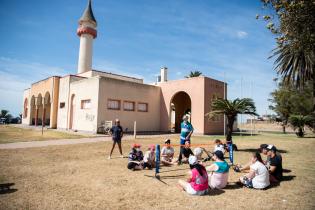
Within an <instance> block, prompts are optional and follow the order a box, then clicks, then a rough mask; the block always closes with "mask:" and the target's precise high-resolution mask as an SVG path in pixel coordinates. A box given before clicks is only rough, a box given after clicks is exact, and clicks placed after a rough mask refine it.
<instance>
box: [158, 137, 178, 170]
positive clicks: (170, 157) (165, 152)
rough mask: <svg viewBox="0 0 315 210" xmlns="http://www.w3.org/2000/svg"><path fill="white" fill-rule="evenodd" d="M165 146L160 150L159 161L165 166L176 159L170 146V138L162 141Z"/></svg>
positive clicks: (171, 163)
mask: <svg viewBox="0 0 315 210" xmlns="http://www.w3.org/2000/svg"><path fill="white" fill-rule="evenodd" d="M164 143H165V146H164V147H163V148H162V150H161V163H162V164H163V165H165V166H170V165H173V164H174V163H175V162H176V160H174V152H175V150H174V148H173V147H172V146H171V140H170V139H166V140H165V141H164Z"/></svg>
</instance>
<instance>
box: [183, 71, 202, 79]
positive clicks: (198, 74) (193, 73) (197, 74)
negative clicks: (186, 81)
mask: <svg viewBox="0 0 315 210" xmlns="http://www.w3.org/2000/svg"><path fill="white" fill-rule="evenodd" d="M200 75H202V72H200V71H191V72H190V73H189V75H188V76H185V78H191V77H199V76H200Z"/></svg>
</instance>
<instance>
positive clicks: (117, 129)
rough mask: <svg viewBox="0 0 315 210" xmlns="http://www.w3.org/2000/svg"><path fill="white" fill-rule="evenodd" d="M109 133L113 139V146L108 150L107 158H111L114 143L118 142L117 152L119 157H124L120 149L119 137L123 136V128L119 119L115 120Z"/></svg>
mask: <svg viewBox="0 0 315 210" xmlns="http://www.w3.org/2000/svg"><path fill="white" fill-rule="evenodd" d="M110 133H111V135H112V139H113V146H112V149H111V151H110V154H109V156H108V159H111V157H112V153H113V151H114V148H115V146H116V143H117V144H118V148H119V152H120V157H122V158H123V157H124V156H123V154H122V149H121V138H122V137H123V128H122V127H121V126H120V121H119V119H116V120H115V125H114V126H113V127H112V128H111V129H110Z"/></svg>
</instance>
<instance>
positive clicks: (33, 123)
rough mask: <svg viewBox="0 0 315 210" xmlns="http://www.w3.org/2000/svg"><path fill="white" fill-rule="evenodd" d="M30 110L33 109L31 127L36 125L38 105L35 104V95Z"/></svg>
mask: <svg viewBox="0 0 315 210" xmlns="http://www.w3.org/2000/svg"><path fill="white" fill-rule="evenodd" d="M30 109H31V111H30V118H31V125H35V115H36V114H35V112H36V104H35V96H34V95H33V96H32V98H31V104H30Z"/></svg>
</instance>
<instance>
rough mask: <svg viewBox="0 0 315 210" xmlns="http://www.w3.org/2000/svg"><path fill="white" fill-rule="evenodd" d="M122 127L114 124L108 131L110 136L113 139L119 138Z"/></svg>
mask: <svg viewBox="0 0 315 210" xmlns="http://www.w3.org/2000/svg"><path fill="white" fill-rule="evenodd" d="M122 131H123V129H122V127H121V126H120V125H114V126H113V127H112V128H111V129H110V132H111V133H112V137H113V139H114V140H121V134H122Z"/></svg>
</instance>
